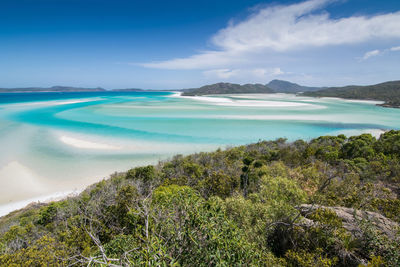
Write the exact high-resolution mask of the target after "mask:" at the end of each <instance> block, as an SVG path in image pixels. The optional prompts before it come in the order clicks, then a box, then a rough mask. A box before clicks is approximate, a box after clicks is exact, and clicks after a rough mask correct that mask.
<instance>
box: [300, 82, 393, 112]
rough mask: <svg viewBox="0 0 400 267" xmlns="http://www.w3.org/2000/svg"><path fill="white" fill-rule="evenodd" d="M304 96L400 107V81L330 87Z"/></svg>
mask: <svg viewBox="0 0 400 267" xmlns="http://www.w3.org/2000/svg"><path fill="white" fill-rule="evenodd" d="M303 95H307V96H317V97H341V98H347V99H365V100H381V101H384V102H385V103H384V104H382V106H385V107H396V108H399V107H400V81H391V82H385V83H380V84H376V85H369V86H356V85H351V86H345V87H330V88H326V89H323V90H319V91H315V92H306V93H303Z"/></svg>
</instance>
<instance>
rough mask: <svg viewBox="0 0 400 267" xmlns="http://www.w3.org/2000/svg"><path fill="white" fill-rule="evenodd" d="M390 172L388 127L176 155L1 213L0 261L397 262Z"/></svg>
mask: <svg viewBox="0 0 400 267" xmlns="http://www.w3.org/2000/svg"><path fill="white" fill-rule="evenodd" d="M399 182H400V131H390V132H386V133H385V134H383V135H382V136H381V137H380V138H379V139H378V140H376V139H375V138H374V137H372V136H371V135H369V134H363V135H360V136H353V137H350V138H347V137H345V136H344V135H339V136H322V137H319V138H316V139H314V140H311V141H310V142H305V141H302V140H298V141H296V142H294V143H287V142H286V141H285V140H284V139H278V140H276V141H260V142H258V143H256V144H251V145H247V146H239V147H234V148H230V149H227V150H224V151H223V150H217V151H215V152H212V153H198V154H193V155H189V156H180V155H178V156H175V157H174V158H172V159H171V160H169V161H165V162H160V163H159V164H158V165H156V166H145V167H138V168H134V169H131V170H129V171H128V172H126V173H115V174H114V175H112V176H111V178H110V179H107V180H103V181H101V182H99V183H97V184H94V185H93V186H91V187H89V188H88V189H86V190H85V191H84V192H82V193H81V194H80V195H79V196H77V197H72V198H68V199H66V200H63V201H58V202H52V203H49V204H42V205H33V206H30V207H27V208H25V209H24V210H20V211H16V212H14V213H12V214H10V215H8V216H5V217H2V218H1V219H0V265H1V266H74V265H77V266H81V265H85V266H127V265H136V266H145V265H146V266H167V265H168V266H399V265H400V236H399V232H398V223H399V222H400V199H399V193H400V190H399V189H400V187H399ZM340 210H345V211H350V213H346V214H344V215H343V214H342V213H341V212H339V211H340ZM383 221H384V222H385V223H382V222H383Z"/></svg>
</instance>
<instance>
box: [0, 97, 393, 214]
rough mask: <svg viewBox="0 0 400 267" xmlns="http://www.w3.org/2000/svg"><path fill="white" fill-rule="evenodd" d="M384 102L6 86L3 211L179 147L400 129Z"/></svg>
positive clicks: (1, 114)
mask: <svg viewBox="0 0 400 267" xmlns="http://www.w3.org/2000/svg"><path fill="white" fill-rule="evenodd" d="M376 103H377V102H372V101H350V100H341V99H333V98H310V97H296V96H294V95H286V94H269V95H224V96H207V97H180V96H179V95H178V94H176V93H168V92H93V93H21V94H0V147H1V154H0V215H3V214H5V213H7V212H8V211H10V210H12V209H15V208H19V207H22V206H23V205H25V204H27V203H29V202H30V201H32V200H47V199H49V198H50V197H52V196H57V197H58V196H61V195H65V194H66V193H69V192H74V191H75V192H77V191H79V190H80V189H82V188H83V187H85V186H87V185H89V184H91V183H93V182H96V181H98V180H100V179H102V178H104V177H107V175H109V174H110V173H112V172H114V171H123V170H127V169H129V168H130V167H133V166H137V165H142V164H147V163H157V161H159V160H163V159H167V158H169V157H171V156H172V155H174V154H188V153H192V152H199V151H210V150H214V149H216V148H218V147H226V146H230V145H239V144H247V143H251V142H256V141H258V140H260V139H266V140H271V139H276V138H280V137H285V138H287V139H288V140H290V141H293V140H296V139H299V138H302V139H307V140H308V139H311V138H313V137H317V136H320V135H337V134H340V133H344V134H346V135H355V134H359V133H363V132H371V133H373V134H375V135H379V134H380V133H381V132H382V131H383V130H388V129H400V109H391V108H382V107H379V106H376V105H375V104H376Z"/></svg>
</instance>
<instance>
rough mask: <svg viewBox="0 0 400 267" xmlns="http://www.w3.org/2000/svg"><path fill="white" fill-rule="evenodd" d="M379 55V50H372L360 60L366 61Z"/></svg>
mask: <svg viewBox="0 0 400 267" xmlns="http://www.w3.org/2000/svg"><path fill="white" fill-rule="evenodd" d="M381 53H382V52H381V51H380V50H372V51H369V52H367V53H365V54H364V56H363V58H362V59H363V60H367V59H369V58H370V57H375V56H378V55H380V54H381Z"/></svg>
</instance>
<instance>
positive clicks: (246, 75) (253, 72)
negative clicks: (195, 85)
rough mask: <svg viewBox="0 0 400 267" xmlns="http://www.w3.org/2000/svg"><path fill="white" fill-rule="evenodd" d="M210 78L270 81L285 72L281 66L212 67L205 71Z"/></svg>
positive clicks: (205, 74)
mask: <svg viewBox="0 0 400 267" xmlns="http://www.w3.org/2000/svg"><path fill="white" fill-rule="evenodd" d="M203 74H204V76H205V77H206V78H209V79H225V80H228V79H229V80H231V79H237V80H243V79H250V80H256V81H260V82H264V81H269V80H270V79H271V78H274V77H276V76H279V75H283V74H285V73H284V72H283V71H282V70H281V69H280V68H253V69H212V70H206V71H203Z"/></svg>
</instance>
